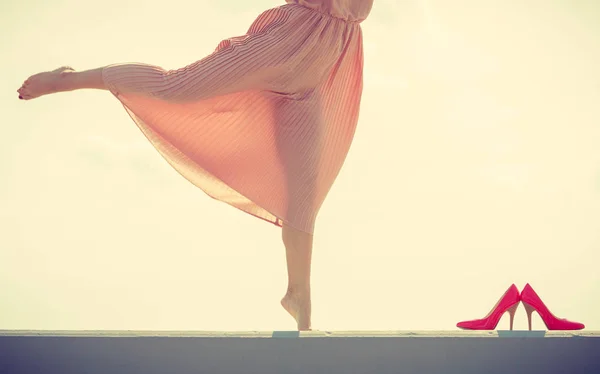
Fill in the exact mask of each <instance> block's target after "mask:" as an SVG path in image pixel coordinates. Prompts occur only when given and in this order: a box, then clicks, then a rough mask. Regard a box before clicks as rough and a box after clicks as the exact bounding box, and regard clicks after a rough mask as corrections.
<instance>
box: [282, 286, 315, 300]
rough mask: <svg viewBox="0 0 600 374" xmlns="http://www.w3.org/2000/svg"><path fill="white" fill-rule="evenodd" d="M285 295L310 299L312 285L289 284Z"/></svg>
mask: <svg viewBox="0 0 600 374" xmlns="http://www.w3.org/2000/svg"><path fill="white" fill-rule="evenodd" d="M285 295H286V297H290V298H293V299H300V300H302V299H310V286H302V287H298V286H288V289H287V292H286V294H285Z"/></svg>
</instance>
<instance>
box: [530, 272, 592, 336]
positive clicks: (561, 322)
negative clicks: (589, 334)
mask: <svg viewBox="0 0 600 374" xmlns="http://www.w3.org/2000/svg"><path fill="white" fill-rule="evenodd" d="M521 301H522V302H523V306H524V307H525V311H526V312H527V322H528V324H529V330H530V331H531V314H532V313H533V312H534V311H535V312H537V313H538V315H539V316H540V318H541V319H542V321H544V324H545V325H546V328H547V329H548V330H582V329H584V328H585V325H584V324H583V323H579V322H572V321H569V320H566V319H564V318H557V317H556V316H554V314H552V312H550V310H549V309H548V307H547V306H546V305H545V304H544V302H543V301H542V299H540V297H539V296H538V295H537V293H535V291H534V290H533V288H532V287H531V286H530V285H529V283H527V284H526V285H525V287H523V291H522V292H521Z"/></svg>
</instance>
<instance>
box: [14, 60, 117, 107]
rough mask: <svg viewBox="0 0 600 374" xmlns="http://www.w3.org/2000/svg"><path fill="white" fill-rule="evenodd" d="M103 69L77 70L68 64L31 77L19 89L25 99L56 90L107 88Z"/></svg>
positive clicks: (20, 95) (20, 94) (20, 96)
mask: <svg viewBox="0 0 600 374" xmlns="http://www.w3.org/2000/svg"><path fill="white" fill-rule="evenodd" d="M102 69H103V68H97V69H92V70H86V71H81V72H77V71H75V70H74V69H73V68H71V67H68V66H63V67H60V68H58V69H56V70H53V71H46V72H43V73H39V74H35V75H32V76H31V77H29V78H28V79H27V80H26V81H25V82H24V83H23V85H22V86H21V88H19V89H18V90H17V92H18V93H19V98H21V99H23V100H30V99H35V98H36V97H40V96H43V95H48V94H52V93H56V92H65V91H74V90H79V89H83V88H93V89H99V90H105V89H106V87H105V85H104V80H103V79H102Z"/></svg>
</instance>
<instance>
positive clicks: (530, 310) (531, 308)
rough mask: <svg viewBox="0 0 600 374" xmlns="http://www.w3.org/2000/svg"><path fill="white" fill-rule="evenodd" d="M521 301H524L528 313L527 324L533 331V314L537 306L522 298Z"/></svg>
mask: <svg viewBox="0 0 600 374" xmlns="http://www.w3.org/2000/svg"><path fill="white" fill-rule="evenodd" d="M521 302H522V303H523V307H524V308H525V312H526V313H527V326H528V327H529V331H531V315H532V314H533V312H534V311H535V308H534V307H532V306H531V305H529V304H527V303H526V302H524V301H523V300H521Z"/></svg>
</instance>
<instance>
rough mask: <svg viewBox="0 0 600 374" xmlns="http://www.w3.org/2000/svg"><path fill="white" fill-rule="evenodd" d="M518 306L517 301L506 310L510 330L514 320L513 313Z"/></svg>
mask: <svg viewBox="0 0 600 374" xmlns="http://www.w3.org/2000/svg"><path fill="white" fill-rule="evenodd" d="M518 308H519V302H517V303H516V304H515V305H513V306H511V307H510V308H508V309H507V310H506V311H507V312H508V315H509V316H510V330H511V331H512V329H513V323H514V322H515V313H516V312H517V309H518Z"/></svg>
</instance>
